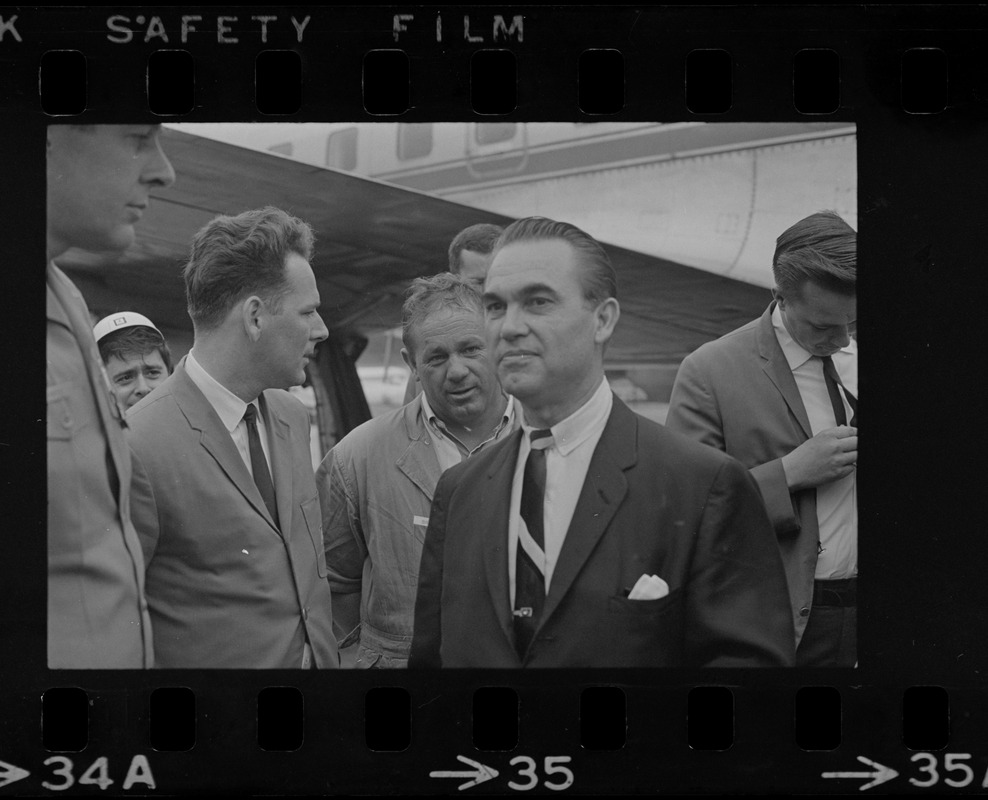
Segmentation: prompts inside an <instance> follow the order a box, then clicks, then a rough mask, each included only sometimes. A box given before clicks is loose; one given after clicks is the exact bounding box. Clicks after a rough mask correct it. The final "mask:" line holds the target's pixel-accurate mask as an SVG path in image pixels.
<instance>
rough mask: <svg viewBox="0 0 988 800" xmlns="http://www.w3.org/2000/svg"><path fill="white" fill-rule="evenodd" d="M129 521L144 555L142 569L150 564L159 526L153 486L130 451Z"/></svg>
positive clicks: (156, 543) (137, 457)
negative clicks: (132, 524) (132, 525)
mask: <svg viewBox="0 0 988 800" xmlns="http://www.w3.org/2000/svg"><path fill="white" fill-rule="evenodd" d="M130 463H131V478H130V519H131V522H133V523H134V529H135V530H136V531H137V538H138V539H140V542H141V550H142V551H143V553H144V568H145V569H147V567H148V566H149V565H150V564H151V559H152V558H153V557H154V551H155V550H156V549H157V547H158V536H159V534H160V526H159V524H158V505H157V503H156V501H155V499H154V486H152V485H151V479H150V478H149V477H148V474H147V470H146V469H145V467H144V462H143V461H141V459H140V457H139V456H138V455H137V453H136V452H134V449H133V447H132V448H131V450H130Z"/></svg>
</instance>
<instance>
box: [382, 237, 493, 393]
mask: <svg viewBox="0 0 988 800" xmlns="http://www.w3.org/2000/svg"><path fill="white" fill-rule="evenodd" d="M500 235H501V228H500V226H498V225H491V224H490V223H489V222H480V223H478V224H476V225H470V226H469V227H467V228H464V229H463V230H462V231H460V232H459V233H458V234H456V236H454V237H453V241H452V242H450V243H449V251H448V253H447V256H448V258H449V271H450V272H452V273H453V274H454V275H459V276H460V277H461V278H463V279H464V280H465V281H467V282H468V283H470V284H471V285H473V286H474V287H475V288H476V289H477V291H478V292H482V291H483V290H484V279H485V278H486V277H487V270H488V268H489V267H490V265H491V259H492V258H493V257H494V254H493V250H494V244H495V243H496V242H497V237H498V236H500ZM420 391H422V387H421V385H420V384H419V382H418V377H417V376H416V374H415V371H414V370H412V373H411V375H409V376H408V385H407V386H405V398H404V400H402V403H403V404H405V405H407V404H408V403H409V402H411V400H412V398H414V397H415V395H417V394H418V393H419V392H420Z"/></svg>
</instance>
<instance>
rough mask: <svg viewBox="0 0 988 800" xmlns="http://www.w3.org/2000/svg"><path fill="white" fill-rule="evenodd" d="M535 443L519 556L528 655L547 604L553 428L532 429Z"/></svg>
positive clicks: (517, 618) (518, 589)
mask: <svg viewBox="0 0 988 800" xmlns="http://www.w3.org/2000/svg"><path fill="white" fill-rule="evenodd" d="M531 444H532V449H531V450H530V451H529V453H528V460H527V461H526V462H525V473H524V476H523V479H522V489H521V504H520V506H519V511H520V513H521V522H522V524H521V525H519V526H518V551H517V554H516V557H515V609H514V628H515V647H516V649H517V650H518V656H519V657H520V658H524V657H525V652H526V651H527V650H528V645H529V644H530V643H531V641H532V636H533V634H534V633H535V629H536V628H537V627H538V625H539V619H540V617H541V616H542V606H543V605H544V604H545V530H544V516H545V510H544V501H545V477H546V473H545V456H546V453H545V451H546V448H548V447H549V446H550V445H551V444H552V432H551V431H550V430H549V429H548V428H546V429H544V430H535V431H532V433H531Z"/></svg>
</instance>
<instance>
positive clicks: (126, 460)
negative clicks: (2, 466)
mask: <svg viewBox="0 0 988 800" xmlns="http://www.w3.org/2000/svg"><path fill="white" fill-rule="evenodd" d="M159 132H160V126H159V125H51V126H49V127H48V132H47V153H48V163H47V178H48V180H47V189H48V193H47V243H48V268H47V274H46V291H47V300H46V304H47V318H48V327H47V345H46V355H47V380H46V383H47V403H48V666H49V668H52V669H65V668H72V669H97V668H99V669H124V668H127V669H134V668H142V667H150V666H153V661H154V653H153V646H152V641H151V624H150V621H149V619H148V612H147V604H146V602H145V598H144V560H143V558H142V557H141V548H140V544H139V542H138V540H137V535H136V533H135V532H134V527H133V525H132V523H131V518H130V507H129V492H130V480H131V464H130V456H129V453H128V451H127V446H126V443H125V441H124V428H125V427H126V423H125V421H124V416H123V410H122V408H121V407H120V405H119V403H118V401H117V398H116V395H114V393H113V391H112V389H111V387H110V384H109V381H108V379H107V376H106V371H105V370H104V369H103V364H102V361H101V359H100V356H99V352H98V351H97V349H96V342H95V340H94V338H93V332H92V327H91V326H92V321H91V319H90V316H89V310H88V309H87V307H86V303H85V301H84V300H83V298H82V295H81V294H80V293H79V290H78V289H77V288H76V287H75V285H74V284H73V283H72V281H70V280H69V279H68V277H67V276H66V275H65V273H64V272H62V271H61V270H60V269H59V268H58V267H57V266H56V265H55V262H56V261H57V260H58V259H59V258H60V257H61V256H62V255H64V254H65V252H66V251H68V250H69V249H71V248H81V249H84V250H88V251H90V252H94V253H119V252H122V251H124V250H126V249H127V248H128V247H130V245H131V244H132V243H133V242H134V238H135V232H134V226H135V225H136V224H137V222H139V221H140V219H141V217H142V216H143V214H144V210H145V209H146V208H147V205H148V202H149V199H150V192H151V191H152V190H155V189H163V188H165V187H167V186H170V185H171V184H172V183H173V182H174V180H175V172H174V170H172V166H171V164H170V163H169V162H168V159H167V158H166V157H165V154H164V153H163V152H162V150H161V146H160V144H159V142H158V135H159Z"/></svg>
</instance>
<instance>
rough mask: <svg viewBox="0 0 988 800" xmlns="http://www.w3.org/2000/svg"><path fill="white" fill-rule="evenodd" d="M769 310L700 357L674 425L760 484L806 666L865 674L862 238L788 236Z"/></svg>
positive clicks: (821, 230)
mask: <svg viewBox="0 0 988 800" xmlns="http://www.w3.org/2000/svg"><path fill="white" fill-rule="evenodd" d="M772 272H773V276H774V278H775V284H776V285H775V288H774V289H773V290H772V294H773V297H774V299H773V301H772V303H771V304H770V305H769V307H768V308H767V309H766V311H765V313H764V314H762V316H761V318H760V319H757V320H754V321H753V322H750V323H748V324H747V325H745V326H743V327H742V328H739V329H738V330H736V331H734V332H733V333H729V334H727V335H726V336H724V337H722V338H720V339H718V340H716V341H714V342H710V343H708V344H705V345H703V346H702V347H700V348H699V349H698V350H697V351H696V352H694V353H693V354H691V355H690V356H689V357H687V358H686V359H685V360H684V361H683V363H682V365H681V367H680V369H679V374H678V375H677V376H676V383H675V385H674V386H673V390H672V398H671V402H670V406H669V415H668V418H667V420H666V424H667V425H668V426H669V427H670V428H671V429H673V430H678V431H680V432H681V433H684V434H686V435H687V436H690V437H692V438H695V439H696V440H698V441H700V442H703V443H704V444H707V445H710V446H711V447H715V448H717V449H719V450H723V451H724V452H726V453H728V454H729V455H732V456H734V457H735V458H737V459H738V460H739V461H741V463H743V464H744V465H745V466H746V467H748V468H749V469H750V471H751V475H752V477H754V479H755V480H756V481H757V482H758V487H759V489H760V490H761V494H762V498H763V500H764V502H765V505H766V508H767V509H768V512H769V517H770V519H771V520H772V523H773V526H774V528H775V533H776V536H777V540H778V544H779V548H780V551H781V553H782V557H783V562H784V564H785V567H786V575H787V579H788V585H789V594H790V602H791V610H792V615H793V620H794V624H795V629H796V642H797V648H796V665H797V666H807V667H853V666H855V664H856V663H857V572H858V549H857V548H858V515H857V476H856V472H855V468H856V464H857V457H858V430H857V419H856V417H857V393H858V350H857V342H856V341H855V340H854V331H855V328H856V323H857V301H856V288H855V286H856V274H857V235H856V233H855V232H854V230H853V229H852V228H851V226H850V225H848V224H847V223H846V222H845V221H844V220H842V219H841V218H840V217H839V216H838V215H837V214H836V213H834V212H832V211H821V212H817V213H816V214H811V215H810V216H808V217H806V218H804V219H802V220H800V221H798V222H796V223H795V224H794V225H792V226H790V227H789V228H788V229H786V230H785V231H784V232H783V233H782V234H781V235H780V236H779V238H778V241H777V243H776V249H775V255H774V256H773V259H772Z"/></svg>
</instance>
